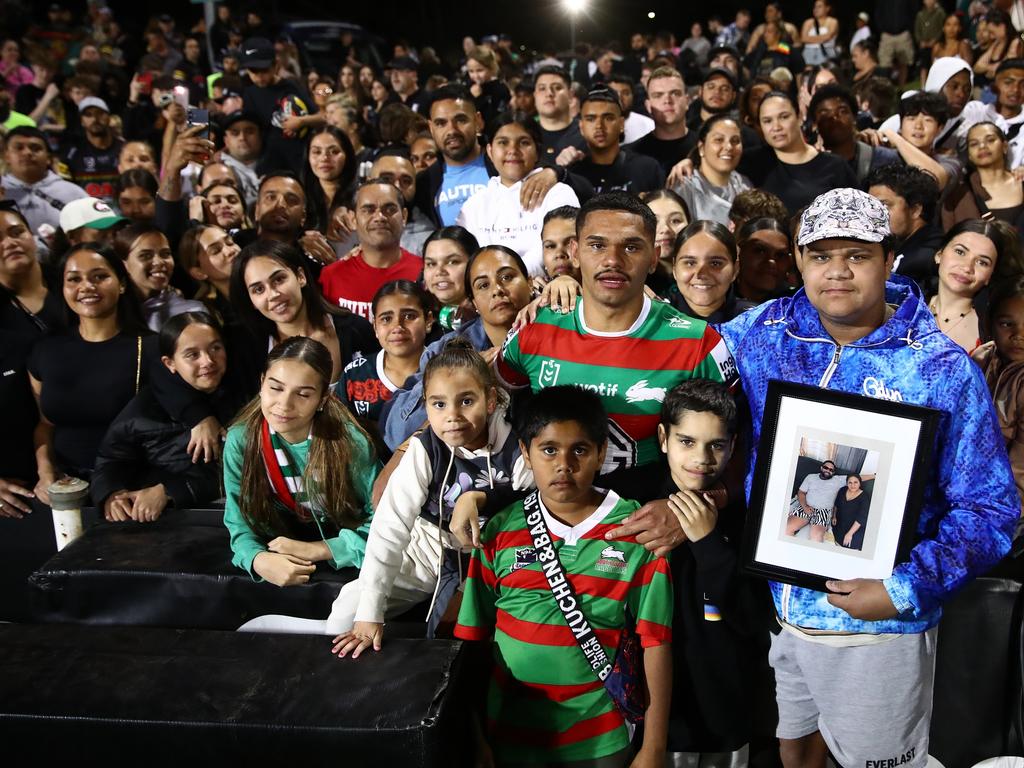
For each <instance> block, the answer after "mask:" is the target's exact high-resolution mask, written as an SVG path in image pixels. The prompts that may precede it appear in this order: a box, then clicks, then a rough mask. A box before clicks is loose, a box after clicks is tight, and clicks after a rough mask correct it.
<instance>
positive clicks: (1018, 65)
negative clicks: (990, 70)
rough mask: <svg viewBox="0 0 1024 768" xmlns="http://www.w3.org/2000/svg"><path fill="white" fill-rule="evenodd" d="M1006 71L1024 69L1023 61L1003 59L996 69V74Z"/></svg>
mask: <svg viewBox="0 0 1024 768" xmlns="http://www.w3.org/2000/svg"><path fill="white" fill-rule="evenodd" d="M1008 69H1024V59H1003V60H1002V61H1001V62H999V66H998V67H996V74H997V75H998V74H999V73H1000V72H1005V71H1006V70H1008Z"/></svg>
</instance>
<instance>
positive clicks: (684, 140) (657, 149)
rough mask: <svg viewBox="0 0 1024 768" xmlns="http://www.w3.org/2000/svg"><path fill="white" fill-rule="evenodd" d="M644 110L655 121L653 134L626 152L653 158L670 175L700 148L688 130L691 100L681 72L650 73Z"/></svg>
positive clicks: (660, 70)
mask: <svg viewBox="0 0 1024 768" xmlns="http://www.w3.org/2000/svg"><path fill="white" fill-rule="evenodd" d="M645 106H646V107H647V111H648V112H649V113H650V115H651V117H652V118H653V119H654V130H653V131H651V132H650V133H648V134H647V135H646V136H644V137H643V138H641V139H640V140H639V141H635V142H633V143H632V144H630V145H628V146H627V147H626V149H628V150H629V151H631V152H636V153H637V154H640V155H647V156H649V157H653V158H654V159H655V160H657V161H658V163H659V164H660V165H661V169H662V171H663V172H664V173H665V174H666V175H668V173H669V171H671V170H672V167H673V166H674V165H675V164H676V163H678V162H679V161H680V160H682V159H683V158H685V157H687V156H688V155H689V154H690V152H691V150H692V149H693V148H694V147H695V146H696V145H697V134H696V133H695V132H693V131H691V130H689V128H687V126H686V110H687V107H688V106H689V99H688V98H687V95H686V83H684V82H683V76H682V75H681V74H679V72H678V70H675V69H673V68H672V67H659V68H658V69H655V70H654V71H653V72H651V77H650V79H649V80H648V81H647V102H646V105H645Z"/></svg>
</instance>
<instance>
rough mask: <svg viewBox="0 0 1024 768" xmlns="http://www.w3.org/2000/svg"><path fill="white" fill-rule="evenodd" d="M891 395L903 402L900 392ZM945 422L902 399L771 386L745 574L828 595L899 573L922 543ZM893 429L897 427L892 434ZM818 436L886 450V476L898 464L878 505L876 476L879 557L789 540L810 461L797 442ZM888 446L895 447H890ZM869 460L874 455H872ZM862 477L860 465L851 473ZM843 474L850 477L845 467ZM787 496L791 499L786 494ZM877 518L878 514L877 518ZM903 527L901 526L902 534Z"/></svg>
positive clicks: (746, 537) (775, 383)
mask: <svg viewBox="0 0 1024 768" xmlns="http://www.w3.org/2000/svg"><path fill="white" fill-rule="evenodd" d="M887 394H888V395H889V396H891V397H897V398H898V397H899V393H898V392H897V393H891V392H889V393H887ZM800 414H806V417H804V416H802V415H800ZM940 416H941V411H938V410H936V409H934V408H927V407H924V406H919V405H910V404H907V403H903V402H900V401H898V400H889V399H880V398H875V397H868V396H865V395H855V394H850V393H847V392H837V391H834V390H829V389H822V388H820V387H814V386H808V385H806V384H796V383H793V382H786V381H780V380H777V379H772V380H770V381H769V382H768V390H767V395H766V397H765V406H764V415H763V418H762V422H761V436H760V441H759V445H758V454H757V463H756V466H755V468H754V477H753V483H752V486H751V492H750V507H749V509H748V511H747V519H746V525H745V529H744V537H743V544H742V549H741V558H742V559H741V563H742V566H743V569H744V570H745V571H746V572H747V573H750V574H753V575H756V576H761V577H764V578H767V579H769V580H771V581H778V582H782V583H787V584H792V585H795V586H800V587H808V588H810V589H815V590H818V591H821V592H826V591H828V590H827V589H826V587H825V582H826V580H828V579H833V578H843V579H848V578H884V577H885V576H884V575H881V576H880V575H879V574H885V572H886V571H888V573H889V574H891V572H892V569H893V568H895V567H896V565H898V564H899V563H901V562H904V561H906V560H907V559H908V558H909V556H910V550H911V549H912V548H913V547H914V545H915V544H916V542H917V522H918V518H919V517H920V512H921V506H922V503H923V499H924V490H925V486H926V483H927V477H928V472H929V467H930V462H931V457H932V450H933V446H934V443H935V435H936V431H937V429H938V425H939V419H940ZM780 419H781V421H780ZM805 419H806V420H805ZM887 420H889V421H887ZM887 424H888V425H889V426H891V429H886V428H885V427H886V425H887ZM858 430H859V432H858ZM866 431H867V432H866ZM808 434H814V435H817V436H818V437H819V441H820V440H823V439H828V436H829V435H834V436H835V440H834V441H833V440H830V441H829V442H830V443H831V444H833V445H838V442H839V441H842V443H843V446H842V447H845V445H846V444H850V445H870V446H875V447H876V448H879V450H878V451H876V452H875V453H876V456H875V457H874V459H875V461H876V463H877V464H878V467H879V469H878V471H879V472H890V470H894V469H896V468H897V465H898V471H893V472H892V474H891V476H890V477H887V478H885V483H884V488H883V489H882V491H881V495H880V497H879V498H878V500H877V501H876V500H875V494H874V492H875V491H878V487H877V486H875V484H874V478H875V477H876V476H872V481H871V482H872V484H873V494H872V497H871V499H870V500H869V501H868V503H869V504H870V505H871V510H872V511H871V512H870V513H869V514H868V517H867V522H866V523H865V526H864V527H865V529H866V535H873V536H874V538H873V541H874V543H875V549H877V550H878V551H876V552H874V554H873V555H871V556H867V555H866V554H865V553H864V552H861V551H857V552H854V551H853V550H849V549H845V548H844V547H843V546H841V545H840V544H839V543H837V542H833V543H831V544H827V543H826V542H818V541H813V540H811V541H807V542H801V541H798V537H797V536H796V535H794V534H790V533H788V528H787V526H788V525H789V520H790V517H791V515H790V513H789V511H788V510H789V505H790V504H791V503H792V499H791V497H792V496H793V490H792V489H793V488H794V487H795V486H796V480H797V472H794V471H793V469H794V468H796V469H797V471H799V466H800V464H799V461H800V459H801V458H805V457H802V456H801V454H800V452H799V450H797V452H796V453H794V451H795V450H796V449H795V448H794V444H796V445H798V446H803V445H804V442H803V440H804V438H803V437H802V436H803V435H808ZM858 434H859V435H860V436H857V435H858ZM822 435H824V436H825V437H822ZM851 435H853V436H851ZM794 436H796V437H795V439H794ZM887 439H889V440H890V442H886V440H887ZM886 445H888V446H890V447H889V448H884V447H880V446H886ZM800 450H802V448H800ZM846 450H851V449H846ZM852 450H861V449H859V448H853V449H852ZM908 452H912V453H908ZM868 454H869V452H868V451H867V450H865V453H864V455H868ZM883 454H884V455H887V456H888V457H889V460H888V464H887V465H886V467H885V468H884V470H883V469H882V467H881V463H880V460H879V455H883ZM858 455H860V454H858ZM818 461H819V460H815V462H818ZM820 461H824V460H820ZM862 471H863V470H861V469H860V468H852V469H851V471H850V472H849V473H848V474H853V473H854V472H856V473H860V472H862ZM837 474H841V472H840V471H839V469H838V468H837ZM877 477H879V478H881V477H883V475H882V474H878V475H877ZM861 482H862V483H863V482H864V481H863V480H862V481H861ZM787 484H788V485H787ZM782 490H786V491H787V493H788V494H789V495H786V496H783V495H781V493H780V491H782ZM840 492H841V491H840ZM876 505H877V509H876ZM871 515H875V519H874V520H873V519H872V517H871ZM897 517H898V519H896V518H897ZM780 523H781V527H780ZM805 525H807V524H806V523H805ZM872 526H873V527H872ZM894 526H898V535H897V531H896V528H894ZM808 532H809V531H808ZM773 537H774V538H773ZM865 548H866V547H865ZM830 549H831V551H830ZM826 564H831V565H826ZM836 571H838V572H836Z"/></svg>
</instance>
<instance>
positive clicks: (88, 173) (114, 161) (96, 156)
mask: <svg viewBox="0 0 1024 768" xmlns="http://www.w3.org/2000/svg"><path fill="white" fill-rule="evenodd" d="M78 114H79V116H80V118H81V121H82V136H81V137H75V138H73V139H72V141H71V143H70V144H69V146H68V148H67V152H66V153H65V155H64V163H65V165H66V167H67V171H68V174H69V175H70V176H71V180H72V181H73V182H75V184H77V185H78V186H80V187H82V189H84V190H85V191H86V193H88V194H89V196H91V197H98V198H100V199H101V200H103V201H104V202H106V203H112V202H114V182H115V181H116V180H117V175H118V170H117V165H118V159H119V157H120V155H121V147H122V146H123V144H124V142H123V140H121V139H120V138H118V137H117V136H116V135H115V133H114V131H113V129H112V128H111V127H110V107H108V106H107V103H106V102H105V101H103V99H99V98H96V97H95V96H88V97H86V98H84V99H82V100H81V101H80V102H78Z"/></svg>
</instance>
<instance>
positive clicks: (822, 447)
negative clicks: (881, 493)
mask: <svg viewBox="0 0 1024 768" xmlns="http://www.w3.org/2000/svg"><path fill="white" fill-rule="evenodd" d="M878 459H879V454H878V452H877V451H869V450H866V449H864V448H856V447H853V446H849V445H842V444H840V443H832V442H826V441H823V440H817V439H813V438H810V437H803V438H801V440H800V451H799V456H798V457H797V462H796V472H795V474H794V477H793V485H792V496H791V499H790V501H789V514H788V517H787V518H786V527H785V534H784V535H786V536H794V537H802V538H806V539H808V540H809V541H812V542H821V543H826V544H834V545H835V546H837V547H842V548H844V549H849V550H856V551H858V552H859V551H860V550H861V549H863V547H864V533H865V530H866V529H867V524H868V511H869V509H870V507H871V493H872V490H873V488H874V484H875V477H876V476H877V470H878Z"/></svg>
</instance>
